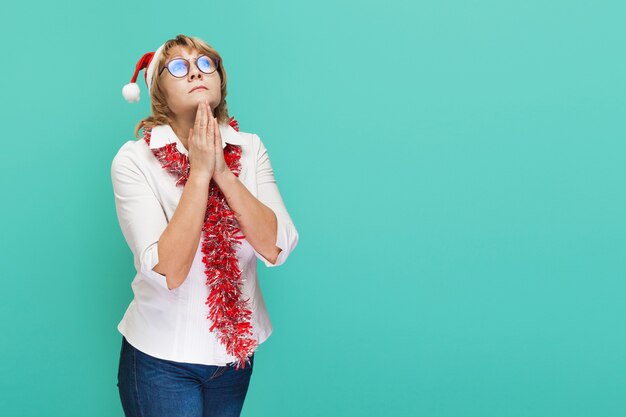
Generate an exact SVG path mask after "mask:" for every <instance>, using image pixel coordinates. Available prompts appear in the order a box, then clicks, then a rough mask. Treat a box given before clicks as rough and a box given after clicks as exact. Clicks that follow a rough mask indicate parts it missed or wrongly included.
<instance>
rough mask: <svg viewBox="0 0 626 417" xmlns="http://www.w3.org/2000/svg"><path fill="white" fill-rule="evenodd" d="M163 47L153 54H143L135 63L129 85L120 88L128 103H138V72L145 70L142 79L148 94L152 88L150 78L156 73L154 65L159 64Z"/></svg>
mask: <svg viewBox="0 0 626 417" xmlns="http://www.w3.org/2000/svg"><path fill="white" fill-rule="evenodd" d="M164 46H165V44H163V45H161V46H160V47H159V49H157V50H156V51H155V52H147V53H145V54H144V55H143V56H142V57H141V58H140V59H139V61H138V62H137V66H136V67H135V73H134V74H133V78H131V79H130V83H128V84H126V85H125V86H124V87H123V88H122V95H123V96H124V98H125V99H126V101H128V102H129V103H133V102H137V101H139V86H138V85H137V76H138V75H139V71H141V70H142V69H145V71H144V74H143V78H144V80H145V81H146V85H147V86H148V93H149V92H150V88H151V87H152V77H153V76H154V72H155V71H156V64H157V62H159V59H160V58H161V54H162V53H163V47H164Z"/></svg>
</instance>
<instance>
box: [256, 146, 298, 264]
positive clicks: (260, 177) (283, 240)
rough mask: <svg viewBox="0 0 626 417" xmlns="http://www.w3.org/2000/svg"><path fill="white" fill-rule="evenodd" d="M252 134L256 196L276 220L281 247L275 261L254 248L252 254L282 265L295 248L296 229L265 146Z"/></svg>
mask: <svg viewBox="0 0 626 417" xmlns="http://www.w3.org/2000/svg"><path fill="white" fill-rule="evenodd" d="M253 136H254V142H255V146H256V149H257V166H256V177H257V190H258V195H257V198H258V199H259V201H261V202H262V203H263V204H265V205H266V206H268V207H269V208H270V209H272V211H273V212H274V214H275V215H276V220H277V233H276V246H277V247H278V248H280V249H281V251H280V253H279V254H278V258H277V259H276V262H275V263H271V262H270V261H268V260H267V259H265V258H264V257H263V255H261V254H260V253H258V252H257V251H256V250H254V248H252V249H253V250H254V254H255V255H256V257H257V258H258V259H260V260H262V261H263V263H264V264H265V266H267V267H273V266H279V265H282V264H283V263H284V262H285V261H286V260H287V258H288V257H289V254H290V253H291V252H292V251H293V250H294V249H295V247H296V245H297V244H298V231H297V230H296V227H295V226H294V224H293V222H292V221H291V217H290V216H289V213H288V212H287V209H286V208H285V204H284V202H283V199H282V198H281V195H280V192H279V191H278V186H277V185H276V179H275V178H274V171H273V169H272V164H271V162H270V157H269V154H268V152H267V149H266V148H265V146H264V144H263V142H262V141H261V138H259V136H257V135H256V134H255V135H253Z"/></svg>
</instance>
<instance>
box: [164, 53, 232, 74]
mask: <svg viewBox="0 0 626 417" xmlns="http://www.w3.org/2000/svg"><path fill="white" fill-rule="evenodd" d="M202 57H207V58H208V59H209V61H211V62H213V63H215V69H214V70H213V71H211V72H204V71H202V69H201V68H200V67H199V66H198V60H199V59H200V58H202ZM178 59H180V60H183V61H187V72H186V73H185V74H184V75H181V76H180V77H177V76H175V75H174V74H172V71H170V68H169V64H170V63H171V62H172V61H176V60H178ZM192 60H193V62H194V64H195V65H196V68H198V69H199V70H200V72H201V73H203V74H207V75H210V74H213V73H214V72H215V71H217V69H218V68H219V66H220V61H219V60H218V59H217V58H213V57H211V56H209V55H205V54H202V55H200V56H198V57H197V58H193V59H192ZM166 68H167V72H169V73H170V75H171V76H172V77H174V78H184V77H186V76H188V75H189V70H190V69H191V63H190V62H189V60H188V59H187V58H180V57H177V58H172V59H170V60H169V61H167V62H166V63H165V64H164V65H163V67H162V68H161V69H160V70H159V76H160V75H161V73H163V70H164V69H166Z"/></svg>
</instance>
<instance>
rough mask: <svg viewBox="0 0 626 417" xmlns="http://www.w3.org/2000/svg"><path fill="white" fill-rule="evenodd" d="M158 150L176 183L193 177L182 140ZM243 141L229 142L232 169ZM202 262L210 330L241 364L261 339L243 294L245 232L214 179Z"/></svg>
mask: <svg viewBox="0 0 626 417" xmlns="http://www.w3.org/2000/svg"><path fill="white" fill-rule="evenodd" d="M229 124H230V126H232V127H233V128H234V129H235V130H237V131H239V125H238V123H237V121H236V120H235V118H234V117H231V120H230V123H229ZM150 134H151V131H150V129H144V140H145V141H146V143H147V144H148V146H150ZM152 153H153V154H154V156H155V157H156V159H157V160H158V161H159V162H160V163H161V165H162V166H163V168H165V169H166V170H167V171H168V172H169V173H171V174H173V175H174V176H176V178H177V179H176V185H177V186H180V185H185V184H186V183H187V180H188V179H189V170H190V164H189V158H188V157H187V155H185V154H182V153H181V152H179V151H178V149H177V148H176V143H169V144H167V145H165V146H163V147H161V148H158V149H152ZM240 159H241V146H237V145H233V144H230V143H227V144H226V147H225V148H224V161H225V162H226V165H227V166H228V168H230V170H231V171H232V172H233V173H234V174H235V176H237V177H238V176H239V172H240V169H241V163H240ZM202 232H203V241H202V253H203V254H204V256H203V257H202V262H203V263H204V266H205V274H206V276H207V280H206V285H207V286H208V287H209V289H210V292H209V296H208V298H207V301H206V302H205V304H207V305H208V306H209V314H208V315H207V319H210V320H211V321H212V322H213V325H212V326H211V328H210V329H209V331H213V330H214V329H217V331H218V340H219V341H220V343H222V344H223V345H224V346H225V347H226V351H227V352H228V354H230V355H232V356H235V357H236V358H237V360H236V361H235V362H234V363H231V365H233V366H236V369H237V370H238V369H239V367H240V366H241V367H242V368H245V366H246V365H245V364H246V363H248V364H249V363H250V356H251V355H252V354H253V353H254V351H255V349H256V347H257V340H256V339H253V338H251V337H248V336H249V335H252V325H251V324H250V317H251V316H252V310H250V309H249V308H248V301H249V300H243V299H242V297H241V288H240V286H241V285H242V279H241V270H240V269H239V263H238V260H237V245H240V244H241V242H240V240H242V239H245V236H243V235H242V234H240V232H241V229H240V228H239V224H238V223H237V220H236V219H235V212H234V211H232V210H231V209H230V207H229V205H228V203H227V202H226V198H225V197H224V194H223V193H222V191H221V190H220V189H219V187H218V186H217V184H216V183H215V181H214V180H213V179H211V182H210V184H209V198H208V201H207V209H206V213H205V216H204V225H203V227H202Z"/></svg>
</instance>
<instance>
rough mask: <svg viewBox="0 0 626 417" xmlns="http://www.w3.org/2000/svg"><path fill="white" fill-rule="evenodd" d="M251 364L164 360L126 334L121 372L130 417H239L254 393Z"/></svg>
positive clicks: (124, 402) (123, 398) (119, 377)
mask: <svg viewBox="0 0 626 417" xmlns="http://www.w3.org/2000/svg"><path fill="white" fill-rule="evenodd" d="M252 365H254V354H253V355H252V356H250V364H246V367H245V368H241V367H240V368H239V370H236V369H235V368H234V367H232V366H229V365H226V366H215V365H200V364H193V363H184V362H174V361H169V360H165V359H158V358H155V357H153V356H150V355H147V354H145V353H143V352H141V351H139V350H137V349H136V348H134V347H133V346H132V345H131V344H130V343H128V341H127V340H126V338H125V337H124V336H122V350H121V352H120V364H119V371H118V374H117V381H118V382H117V386H118V389H119V392H120V399H121V401H122V408H123V409H124V414H125V415H126V417H238V416H239V415H240V414H241V409H242V408H243V402H244V400H245V398H246V393H247V392H248V384H249V383H250V376H251V375H252V368H253V366H252Z"/></svg>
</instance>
